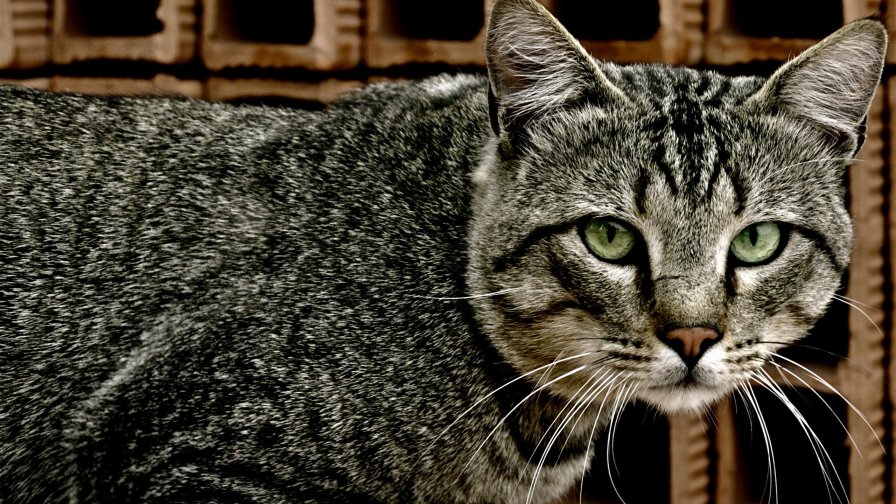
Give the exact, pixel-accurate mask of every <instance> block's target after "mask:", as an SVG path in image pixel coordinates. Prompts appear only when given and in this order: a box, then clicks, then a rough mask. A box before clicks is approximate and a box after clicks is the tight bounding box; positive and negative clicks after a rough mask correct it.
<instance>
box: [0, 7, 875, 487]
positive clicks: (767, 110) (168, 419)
mask: <svg viewBox="0 0 896 504" xmlns="http://www.w3.org/2000/svg"><path fill="white" fill-rule="evenodd" d="M885 46H886V33H885V30H884V28H883V27H882V25H881V24H880V23H879V22H877V21H871V20H863V21H858V22H855V23H852V24H849V25H847V26H845V27H844V28H842V29H841V30H839V31H838V32H836V33H835V34H833V35H831V36H830V37H828V38H827V39H825V40H823V41H822V42H820V43H819V44H818V45H816V46H814V47H812V48H811V49H809V50H808V51H806V52H805V53H803V54H801V55H800V56H798V57H797V58H796V59H794V60H792V61H790V62H789V63H787V64H785V65H784V66H783V67H781V68H780V69H779V70H778V71H777V72H776V73H775V74H774V75H772V76H771V78H768V79H762V78H755V77H739V78H726V77H723V76H721V75H718V74H716V73H712V72H701V71H695V70H690V69H684V68H670V67H667V66H654V65H636V66H617V65H614V64H610V63H604V62H599V61H595V60H594V59H592V58H591V57H590V56H588V54H586V52H585V51H584V50H583V49H582V47H581V46H580V45H579V44H578V43H577V42H576V41H575V40H573V38H572V37H571V36H570V35H569V33H567V32H566V31H565V30H564V28H562V27H561V26H560V24H559V23H558V22H557V21H556V20H555V19H554V18H553V17H551V15H550V14H548V13H547V11H545V10H544V9H543V8H542V7H541V6H540V5H539V4H538V3H536V2H535V1H534V0H498V1H497V2H496V3H495V4H494V7H493V10H492V14H491V18H490V22H489V32H488V42H487V48H486V50H487V57H488V78H484V77H480V76H470V75H459V76H441V77H435V78H430V79H426V80H422V81H419V82H411V83H404V84H383V85H374V86H371V87H368V88H367V89H365V90H362V91H360V92H357V93H354V94H352V95H350V96H348V97H346V98H344V99H342V100H340V101H338V102H337V103H335V104H333V105H332V106H330V107H328V108H327V109H325V110H323V111H319V112H305V111H297V110H287V109H282V108H278V109H273V108H263V107H252V106H229V105H222V104H213V103H199V102H195V101H188V100H171V99H135V98H92V97H85V96H66V95H54V94H49V93H43V92H39V91H33V90H26V89H18V88H13V87H2V88H0V170H2V172H0V194H2V198H0V387H2V388H0V500H2V501H3V502H7V503H10V502H14V503H24V502H61V501H67V502H71V503H75V502H116V503H118V502H166V503H171V502H174V503H177V502H265V503H278V502H282V503H285V502H303V501H307V502H537V503H543V502H551V501H554V500H556V499H557V498H558V497H560V496H562V495H564V494H566V493H567V492H570V491H574V489H575V488H576V484H577V482H578V481H579V480H580V479H581V478H582V474H583V472H585V471H587V470H588V468H589V466H590V464H591V462H590V460H591V459H592V458H593V455H594V450H593V449H592V448H591V446H592V444H593V439H594V438H596V437H598V436H601V432H602V430H603V429H604V428H605V427H606V425H607V424H608V422H611V421H612V419H613V418H615V415H616V414H617V413H618V412H619V410H620V408H621V407H622V405H623V404H625V403H626V402H627V401H630V400H640V401H644V402H646V403H649V404H651V405H654V406H656V407H657V408H659V409H661V410H666V411H679V410H695V411H699V410H701V409H702V408H703V407H704V406H706V405H707V404H710V403H711V402H713V401H715V400H717V399H718V398H720V397H722V396H724V395H725V394H728V393H730V392H732V391H740V392H741V393H743V389H745V386H744V384H745V383H746V382H747V381H748V380H750V379H759V380H761V379H762V378H763V375H762V374H761V373H762V371H761V366H762V365H763V364H764V363H765V362H766V361H768V360H769V358H770V356H772V355H773V353H774V352H775V351H776V350H778V349H780V348H781V347H782V346H784V345H786V344H788V343H789V342H792V341H794V340H796V339H798V338H799V337H801V336H802V335H803V334H805V332H806V331H807V330H808V329H809V328H810V327H811V326H812V325H813V323H814V322H815V321H816V320H817V319H818V318H819V317H820V316H821V314H822V312H823V311H824V310H825V307H826V305H827V304H828V303H829V301H830V300H831V297H832V295H833V293H834V291H835V289H836V288H837V287H838V284H839V279H840V277H841V274H842V273H843V271H844V269H845V268H846V265H847V259H848V256H849V251H850V242H851V224H850V218H849V215H848V214H847V211H846V209H845V208H844V190H843V186H842V182H841V181H842V178H843V174H844V167H845V166H846V165H847V164H848V163H849V160H850V159H851V158H852V156H853V155H854V154H855V152H856V150H857V149H858V147H859V145H860V143H861V139H862V136H863V120H864V117H865V115H866V113H867V110H868V107H869V102H870V100H871V98H872V95H873V93H874V90H875V86H876V85H877V83H878V80H879V78H880V75H881V71H882V65H883V57H884V52H885Z"/></svg>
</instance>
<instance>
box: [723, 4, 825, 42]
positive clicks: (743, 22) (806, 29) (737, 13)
mask: <svg viewBox="0 0 896 504" xmlns="http://www.w3.org/2000/svg"><path fill="white" fill-rule="evenodd" d="M842 2H843V0H785V1H781V0H731V4H730V5H731V6H730V10H729V13H728V16H729V23H730V26H731V27H732V28H733V29H734V31H736V32H737V33H740V34H743V35H746V36H749V37H782V38H810V39H816V38H822V37H825V36H827V35H829V34H830V33H831V32H833V31H834V30H836V29H837V28H840V26H842V25H843V4H842Z"/></svg>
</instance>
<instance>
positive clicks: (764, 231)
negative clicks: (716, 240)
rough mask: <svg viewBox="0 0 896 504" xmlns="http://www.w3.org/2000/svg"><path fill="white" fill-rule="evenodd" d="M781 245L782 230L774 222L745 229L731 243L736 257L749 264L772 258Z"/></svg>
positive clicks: (753, 225) (761, 223)
mask: <svg viewBox="0 0 896 504" xmlns="http://www.w3.org/2000/svg"><path fill="white" fill-rule="evenodd" d="M780 244H781V229H780V228H779V227H778V225H777V224H775V223H774V222H759V223H757V224H752V225H750V226H747V227H746V228H744V230H743V231H741V232H740V233H738V235H737V236H736V237H735V238H734V241H732V242H731V252H732V253H733V254H734V257H736V258H738V259H739V260H740V261H742V262H744V263H747V264H755V263H760V262H762V261H765V260H767V259H768V258H770V257H771V256H772V255H773V254H774V253H775V251H777V250H778V247H779V246H780Z"/></svg>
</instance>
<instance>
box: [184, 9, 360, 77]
mask: <svg viewBox="0 0 896 504" xmlns="http://www.w3.org/2000/svg"><path fill="white" fill-rule="evenodd" d="M202 59H203V61H204V62H205V64H206V66H207V67H209V68H211V69H213V70H219V69H222V68H226V67H241V66H259V67H277V68H283V67H291V68H309V69H313V70H340V69H348V68H353V67H355V66H356V65H357V64H358V63H359V61H360V59H361V0H265V1H263V2H256V3H253V4H252V6H251V7H249V2H242V3H239V2H237V0H207V1H206V2H205V3H204V13H203V29H202Z"/></svg>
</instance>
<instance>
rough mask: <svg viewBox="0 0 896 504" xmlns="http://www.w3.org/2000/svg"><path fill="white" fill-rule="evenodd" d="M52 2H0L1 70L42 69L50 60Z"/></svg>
mask: <svg viewBox="0 0 896 504" xmlns="http://www.w3.org/2000/svg"><path fill="white" fill-rule="evenodd" d="M49 12H50V2H49V0H0V68H9V69H26V68H35V67H39V66H42V65H43V64H45V63H47V61H48V60H49V56H50V16H49Z"/></svg>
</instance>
